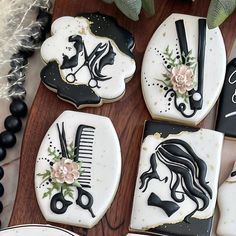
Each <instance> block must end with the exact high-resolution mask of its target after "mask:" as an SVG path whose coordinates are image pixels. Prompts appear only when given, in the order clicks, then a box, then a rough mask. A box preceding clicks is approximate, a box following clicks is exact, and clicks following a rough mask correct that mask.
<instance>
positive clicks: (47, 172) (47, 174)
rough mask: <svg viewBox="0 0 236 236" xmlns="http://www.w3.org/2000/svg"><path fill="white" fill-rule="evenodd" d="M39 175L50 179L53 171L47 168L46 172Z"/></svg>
mask: <svg viewBox="0 0 236 236" xmlns="http://www.w3.org/2000/svg"><path fill="white" fill-rule="evenodd" d="M37 176H40V177H42V179H43V180H44V179H48V178H49V177H50V176H51V171H50V170H46V172H45V173H42V174H41V173H39V174H37Z"/></svg>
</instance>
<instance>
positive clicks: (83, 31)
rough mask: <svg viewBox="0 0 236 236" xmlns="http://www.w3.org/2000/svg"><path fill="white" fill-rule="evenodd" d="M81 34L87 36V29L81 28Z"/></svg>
mask: <svg viewBox="0 0 236 236" xmlns="http://www.w3.org/2000/svg"><path fill="white" fill-rule="evenodd" d="M80 34H82V35H85V34H86V30H85V28H84V27H83V28H81V30H80Z"/></svg>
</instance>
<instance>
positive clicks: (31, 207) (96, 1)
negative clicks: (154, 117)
mask: <svg viewBox="0 0 236 236" xmlns="http://www.w3.org/2000/svg"><path fill="white" fill-rule="evenodd" d="M155 1H156V10H157V14H156V15H155V16H154V17H152V18H146V17H145V16H144V14H142V15H141V19H140V21H138V22H134V21H131V20H129V19H128V18H126V17H125V16H124V15H123V14H122V13H121V12H120V11H119V10H118V9H117V8H116V7H115V6H114V5H108V4H105V3H103V2H102V1H101V0H56V2H55V7H54V17H53V18H54V19H56V18H58V17H60V16H64V15H70V16H76V15H77V14H79V13H83V12H94V11H100V12H102V13H104V14H108V15H113V16H114V17H115V18H116V19H117V21H118V23H119V24H120V25H121V26H123V27H125V28H127V29H128V30H129V31H130V32H132V34H133V35H134V37H135V41H136V47H135V50H134V54H135V60H136V62H137V70H136V73H135V76H134V78H133V79H132V81H130V82H129V83H128V84H127V87H126V88H127V91H126V93H125V95H124V97H123V98H122V99H121V100H120V101H118V102H115V103H112V104H105V105H103V106H102V107H99V108H86V109H82V110H81V111H83V112H88V113H93V114H99V115H104V116H108V117H110V118H111V120H112V122H113V124H114V126H115V128H116V131H117V133H118V136H119V138H120V144H121V150H122V159H123V162H122V175H121V181H120V186H119V189H118V192H117V194H116V197H115V200H114V201H113V204H112V206H111V207H110V209H109V210H108V213H107V217H106V218H105V217H104V218H103V219H102V220H101V221H100V222H99V223H98V224H97V225H96V226H95V227H94V228H92V229H90V230H88V232H87V235H88V236H102V235H104V236H124V235H125V234H126V233H127V232H128V228H129V222H130V215H131V208H132V199H133V192H134V187H135V180H136V172H137V167H138V161H139V149H140V143H141V136H142V131H143V123H144V121H145V120H146V119H151V118H150V115H149V113H148V111H147V108H146V106H145V104H144V100H143V97H142V91H141V85H140V71H141V63H142V58H143V54H144V51H145V48H146V46H147V44H148V41H149V40H150V37H151V36H152V34H153V32H154V31H155V30H156V28H157V27H158V26H159V25H160V24H161V22H162V21H163V20H164V19H166V18H167V17H168V16H169V15H170V14H171V13H173V12H177V13H185V14H191V15H199V16H206V13H207V9H208V5H209V1H208V0H196V2H194V3H191V2H188V1H184V0H182V1H181V0H155ZM235 25H236V16H235V15H233V16H231V18H230V19H229V20H228V21H227V22H226V23H225V24H224V25H223V26H222V28H221V29H222V32H223V36H224V39H225V44H226V49H227V52H230V50H231V48H232V44H233V41H234V39H235V37H236V27H235ZM212 79H213V78H212ZM65 110H75V108H74V107H73V105H71V104H69V103H66V102H63V101H61V100H60V99H58V98H57V96H56V95H55V94H54V93H53V92H51V91H49V90H48V89H46V87H45V86H44V85H42V84H41V85H40V86H39V89H38V92H37V95H36V98H35V100H34V103H33V106H32V108H31V112H30V114H29V117H28V123H27V127H26V130H25V135H24V141H23V147H22V153H21V165H20V176H19V184H18V191H17V196H16V201H15V206H14V210H13V214H12V217H11V221H10V225H16V224H25V223H46V221H45V219H44V218H43V216H42V214H41V212H40V210H39V207H38V204H37V201H36V196H35V191H34V167H35V160H36V156H37V152H38V149H39V146H40V144H41V141H42V139H43V137H44V135H45V133H46V132H47V130H48V128H49V127H50V125H51V124H52V122H53V121H54V120H55V119H56V118H57V117H58V116H59V115H60V114H61V113H62V112H63V111H65ZM201 126H204V122H203V123H202V124H201ZM104 197H105V196H104ZM108 222H109V224H110V225H111V226H117V225H119V224H121V223H123V224H122V225H121V227H119V228H118V229H117V230H112V229H111V227H109V224H108ZM60 226H61V225H60ZM62 227H65V228H67V229H69V230H71V231H74V232H76V233H81V232H83V230H82V229H79V228H77V227H71V226H64V225H62Z"/></svg>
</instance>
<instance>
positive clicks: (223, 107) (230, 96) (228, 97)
mask: <svg viewBox="0 0 236 236" xmlns="http://www.w3.org/2000/svg"><path fill="white" fill-rule="evenodd" d="M235 123H236V58H235V59H233V60H232V61H231V62H230V63H229V64H228V65H227V69H226V76H225V82H224V86H223V90H222V94H221V96H220V103H219V109H218V117H217V122H216V130H218V131H220V132H223V133H225V135H226V136H229V137H233V138H235V137H236V126H235Z"/></svg>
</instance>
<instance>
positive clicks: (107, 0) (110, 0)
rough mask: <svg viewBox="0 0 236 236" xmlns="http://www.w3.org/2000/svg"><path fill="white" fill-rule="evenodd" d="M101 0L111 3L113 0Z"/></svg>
mask: <svg viewBox="0 0 236 236" xmlns="http://www.w3.org/2000/svg"><path fill="white" fill-rule="evenodd" d="M103 2H105V3H109V4H111V3H113V2H114V1H113V0H103Z"/></svg>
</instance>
